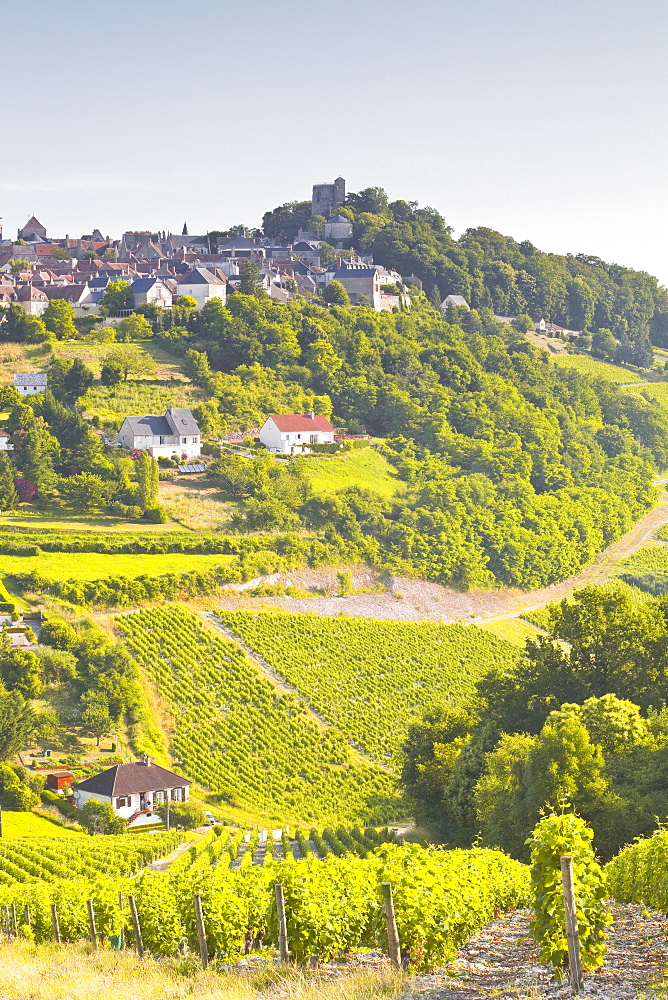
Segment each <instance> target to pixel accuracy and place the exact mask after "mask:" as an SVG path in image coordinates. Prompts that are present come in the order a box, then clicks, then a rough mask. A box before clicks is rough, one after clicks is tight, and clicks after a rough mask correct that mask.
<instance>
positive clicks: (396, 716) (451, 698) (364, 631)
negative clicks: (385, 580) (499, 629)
mask: <svg viewBox="0 0 668 1000" xmlns="http://www.w3.org/2000/svg"><path fill="white" fill-rule="evenodd" d="M220 618H221V620H222V621H223V622H224V623H225V624H226V625H227V626H228V627H229V628H231V629H232V631H233V632H235V633H236V634H237V635H238V636H240V637H241V638H242V639H243V640H245V642H247V643H248V644H249V646H251V648H252V649H253V650H255V651H256V652H257V653H259V654H260V655H261V656H262V657H264V659H265V660H267V662H268V663H270V664H271V666H272V667H274V668H275V669H276V670H277V671H278V673H279V674H280V675H281V676H282V677H285V678H286V680H288V681H289V682H290V683H291V684H294V686H295V687H296V688H297V689H298V690H299V691H300V692H301V694H303V695H304V696H305V697H306V698H307V699H308V700H309V702H310V703H311V704H312V705H313V706H314V707H315V708H317V709H318V710H319V711H320V712H322V713H323V715H324V716H325V717H326V718H327V719H328V720H329V721H330V722H332V723H333V724H335V725H336V726H338V727H339V729H340V730H341V732H343V733H344V734H345V735H346V736H347V737H348V738H349V739H351V740H355V741H356V742H357V743H359V744H360V745H361V746H362V747H364V749H365V750H366V751H367V752H368V753H370V754H372V755H373V756H375V757H376V759H378V760H381V759H383V758H387V757H391V756H392V755H393V754H394V752H395V751H396V750H397V748H398V746H399V744H400V743H401V741H402V740H403V738H404V736H405V734H406V731H407V728H408V724H409V722H410V721H411V720H412V719H415V718H416V717H419V716H420V715H421V714H422V712H423V711H424V710H425V709H427V708H429V707H432V706H434V705H436V704H439V703H447V704H449V705H451V706H453V707H463V706H465V705H466V704H467V702H468V701H469V699H470V698H471V696H472V694H473V691H474V685H475V682H476V680H477V679H478V678H479V677H480V676H481V675H482V674H484V673H486V672H487V671H488V670H490V669H491V668H492V667H498V666H499V665H501V664H508V665H510V664H513V663H515V662H516V661H517V658H518V655H519V652H518V648H517V646H512V645H510V643H508V642H505V641H504V640H503V639H499V638H498V637H497V636H495V635H492V634H491V633H489V632H485V631H482V630H480V629H477V628H475V627H474V626H470V625H435V624H431V623H413V622H411V623H403V622H387V621H374V620H373V619H362V618H325V617H323V616H321V615H315V614H306V615H291V614H283V613H273V612H272V613H262V614H255V613H253V612H251V611H238V612H223V613H221V614H220Z"/></svg>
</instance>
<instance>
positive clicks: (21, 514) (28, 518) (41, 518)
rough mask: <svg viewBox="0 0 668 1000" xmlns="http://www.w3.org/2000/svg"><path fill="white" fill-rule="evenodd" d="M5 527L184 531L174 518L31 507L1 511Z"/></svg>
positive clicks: (131, 532)
mask: <svg viewBox="0 0 668 1000" xmlns="http://www.w3.org/2000/svg"><path fill="white" fill-rule="evenodd" d="M2 528H26V530H28V531H39V530H40V529H41V528H47V529H49V530H50V531H98V532H99V531H120V532H129V533H130V534H133V535H136V534H142V535H143V534H145V533H146V532H149V533H151V534H153V533H155V532H157V533H158V534H162V533H163V532H165V531H182V530H183V528H182V527H181V525H179V524H176V523H175V522H174V521H167V523H166V524H148V523H147V522H146V523H143V522H137V521H128V520H124V519H121V518H118V517H105V516H104V515H103V514H97V515H94V516H91V517H84V516H82V515H81V514H73V515H72V516H71V517H70V516H69V515H68V514H66V513H64V512H62V511H58V513H57V514H46V513H45V512H44V511H33V510H31V509H30V508H29V507H26V508H25V509H24V510H18V511H16V512H15V513H13V514H8V513H5V514H0V529H2Z"/></svg>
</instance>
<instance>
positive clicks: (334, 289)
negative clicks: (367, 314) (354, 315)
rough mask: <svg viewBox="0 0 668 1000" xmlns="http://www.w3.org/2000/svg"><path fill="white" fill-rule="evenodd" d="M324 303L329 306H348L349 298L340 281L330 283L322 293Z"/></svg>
mask: <svg viewBox="0 0 668 1000" xmlns="http://www.w3.org/2000/svg"><path fill="white" fill-rule="evenodd" d="M322 297H323V299H324V300H325V302H326V303H327V304H328V305H330V306H349V305H350V297H349V295H348V292H347V291H346V290H345V288H344V287H343V285H342V284H341V282H340V281H330V283H329V284H328V285H325V290H324V291H323V293H322Z"/></svg>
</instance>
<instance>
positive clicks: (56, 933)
mask: <svg viewBox="0 0 668 1000" xmlns="http://www.w3.org/2000/svg"><path fill="white" fill-rule="evenodd" d="M51 926H52V927H53V940H54V941H55V942H56V944H60V926H59V924H58V907H57V906H56V904H55V903H52V904H51Z"/></svg>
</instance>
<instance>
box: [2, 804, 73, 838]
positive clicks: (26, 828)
mask: <svg viewBox="0 0 668 1000" xmlns="http://www.w3.org/2000/svg"><path fill="white" fill-rule="evenodd" d="M2 836H3V837H6V838H8V839H16V838H17V837H81V836H82V835H81V833H79V831H78V830H68V829H67V828H66V827H64V826H58V824H57V823H51V822H50V821H49V820H48V819H45V818H44V817H43V816H38V815H37V813H33V812H10V811H9V810H8V809H3V810H2Z"/></svg>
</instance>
